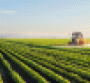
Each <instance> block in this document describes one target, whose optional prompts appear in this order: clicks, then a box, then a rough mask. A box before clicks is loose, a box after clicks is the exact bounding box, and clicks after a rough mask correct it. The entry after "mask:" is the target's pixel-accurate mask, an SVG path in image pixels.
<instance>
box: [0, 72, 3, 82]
mask: <svg viewBox="0 0 90 83" xmlns="http://www.w3.org/2000/svg"><path fill="white" fill-rule="evenodd" d="M0 83H3V79H2V75H1V73H0Z"/></svg>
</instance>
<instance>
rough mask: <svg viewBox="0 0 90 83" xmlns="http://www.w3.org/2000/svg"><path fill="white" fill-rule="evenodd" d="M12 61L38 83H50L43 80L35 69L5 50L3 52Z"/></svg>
mask: <svg viewBox="0 0 90 83" xmlns="http://www.w3.org/2000/svg"><path fill="white" fill-rule="evenodd" d="M2 51H3V52H4V53H5V54H6V55H7V57H8V58H10V60H12V61H13V62H14V63H15V64H17V65H18V66H19V67H20V68H22V69H23V70H24V71H25V72H26V73H28V74H29V75H30V76H31V77H32V78H33V79H35V80H36V81H37V82H38V83H49V82H48V81H47V80H46V79H45V78H43V77H42V76H41V75H40V74H39V73H38V72H35V71H34V70H33V69H31V68H30V67H28V65H26V64H24V63H23V62H21V61H20V60H18V59H17V58H15V57H13V56H12V55H10V53H7V52H6V51H5V50H2Z"/></svg>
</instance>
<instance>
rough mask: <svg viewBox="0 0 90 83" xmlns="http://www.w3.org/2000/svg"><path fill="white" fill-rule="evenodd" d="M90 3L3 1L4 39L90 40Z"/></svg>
mask: <svg viewBox="0 0 90 83" xmlns="http://www.w3.org/2000/svg"><path fill="white" fill-rule="evenodd" d="M89 8H90V0H0V37H12V38H13V37H19V38H23V37H71V34H72V32H74V31H79V32H82V33H83V35H84V37H90V11H89Z"/></svg>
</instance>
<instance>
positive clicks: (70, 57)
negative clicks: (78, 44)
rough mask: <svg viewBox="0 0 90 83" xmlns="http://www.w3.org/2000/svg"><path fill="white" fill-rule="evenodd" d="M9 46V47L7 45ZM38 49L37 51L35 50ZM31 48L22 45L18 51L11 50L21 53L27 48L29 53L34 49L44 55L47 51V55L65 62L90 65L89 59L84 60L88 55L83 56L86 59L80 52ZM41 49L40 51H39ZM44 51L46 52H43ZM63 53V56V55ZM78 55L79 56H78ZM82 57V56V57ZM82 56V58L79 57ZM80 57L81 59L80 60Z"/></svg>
mask: <svg viewBox="0 0 90 83" xmlns="http://www.w3.org/2000/svg"><path fill="white" fill-rule="evenodd" d="M18 46H21V45H18ZM9 48H10V47H9ZM25 49H27V50H25ZM36 49H37V50H38V51H37V50H36ZM36 49H35V48H31V50H29V48H28V47H27V48H26V47H23V48H19V51H18V50H17V49H15V48H14V49H13V50H15V52H19V53H20V52H22V51H23V53H26V52H28V50H29V52H30V53H31V52H32V51H33V50H34V51H35V52H39V54H45V55H47V53H49V56H54V57H56V60H57V61H58V60H60V59H62V60H65V62H67V61H69V62H71V63H75V64H77V65H82V66H83V67H85V66H87V67H88V66H89V65H90V60H86V59H87V58H88V57H87V56H85V57H87V58H86V59H85V58H84V57H83V56H81V55H80V54H79V55H78V53H77V54H76V53H75V54H74V53H73V54H74V55H72V54H70V53H66V52H65V53H64V52H60V51H54V50H46V51H44V50H42V49H38V48H36ZM40 50H41V51H40ZM45 52H46V53H45ZM63 55H64V56H63ZM79 57H80V58H79ZM82 57H83V58H82ZM81 58H82V59H81ZM80 59H81V60H80Z"/></svg>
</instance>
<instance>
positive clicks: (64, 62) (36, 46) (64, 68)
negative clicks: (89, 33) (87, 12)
mask: <svg viewBox="0 0 90 83" xmlns="http://www.w3.org/2000/svg"><path fill="white" fill-rule="evenodd" d="M86 40H87V41H88V42H90V39H86ZM69 41H70V39H0V63H1V64H0V83H10V82H12V83H90V48H57V49H54V48H50V46H51V45H52V44H67V43H68V42H69Z"/></svg>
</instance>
